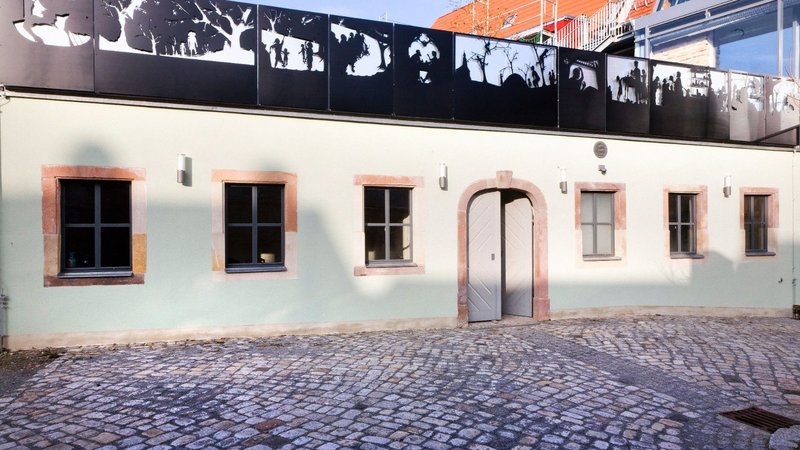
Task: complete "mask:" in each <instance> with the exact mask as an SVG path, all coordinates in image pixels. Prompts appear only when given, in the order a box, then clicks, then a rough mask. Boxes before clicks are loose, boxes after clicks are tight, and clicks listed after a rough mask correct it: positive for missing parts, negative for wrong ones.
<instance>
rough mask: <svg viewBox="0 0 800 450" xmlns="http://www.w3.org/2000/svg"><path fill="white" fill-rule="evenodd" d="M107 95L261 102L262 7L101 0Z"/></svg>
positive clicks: (98, 70)
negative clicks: (258, 16)
mask: <svg viewBox="0 0 800 450" xmlns="http://www.w3.org/2000/svg"><path fill="white" fill-rule="evenodd" d="M95 17H96V21H95V30H96V32H97V55H96V60H95V85H96V89H97V91H98V92H100V93H108V94H121V95H135V96H147V97H158V98H168V99H176V100H194V101H203V102H223V103H235V104H253V105H254V104H255V103H256V57H255V50H256V37H257V30H256V5H252V4H247V3H235V2H228V1H224V0H171V1H161V2H149V1H144V0H95Z"/></svg>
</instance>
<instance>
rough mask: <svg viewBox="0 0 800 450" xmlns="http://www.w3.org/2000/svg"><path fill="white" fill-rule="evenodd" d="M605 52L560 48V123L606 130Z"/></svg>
mask: <svg viewBox="0 0 800 450" xmlns="http://www.w3.org/2000/svg"><path fill="white" fill-rule="evenodd" d="M605 66H606V64H605V54H603V53H595V52H589V51H585V50H575V49H569V48H567V49H565V48H562V49H560V50H559V51H558V75H559V78H560V80H561V82H560V84H559V91H558V92H559V101H558V125H559V126H560V127H562V128H575V129H582V130H597V131H604V130H605V128H606V87H607V86H606V80H605V74H606V67H605Z"/></svg>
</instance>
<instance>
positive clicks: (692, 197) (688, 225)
mask: <svg viewBox="0 0 800 450" xmlns="http://www.w3.org/2000/svg"><path fill="white" fill-rule="evenodd" d="M673 198H675V199H676V200H675V204H676V211H675V220H669V251H670V255H672V256H677V257H681V256H691V257H693V256H697V194H696V193H678V192H670V193H669V195H668V198H667V200H668V204H667V208H668V211H667V212H668V214H669V218H670V219H671V218H672V216H673V214H672V203H673V202H672V199H673ZM683 201H688V202H689V217H688V218H686V217H683V208H682V206H683V203H682V202H683ZM685 229H688V232H689V236H690V237H691V243H690V244H689V247H690V248H688V249H685V248H683V245H682V240H681V236H682V231H683V230H685ZM673 234H677V236H676V237H677V239H673ZM673 242H676V243H677V248H673V245H672V243H673Z"/></svg>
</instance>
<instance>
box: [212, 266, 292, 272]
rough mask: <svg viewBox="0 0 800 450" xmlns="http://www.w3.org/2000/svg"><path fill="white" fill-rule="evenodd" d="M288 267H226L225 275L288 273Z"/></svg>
mask: <svg viewBox="0 0 800 450" xmlns="http://www.w3.org/2000/svg"><path fill="white" fill-rule="evenodd" d="M286 271H287V269H286V266H284V265H280V266H268V267H226V268H225V273H264V272H286Z"/></svg>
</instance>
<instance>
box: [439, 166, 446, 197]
mask: <svg viewBox="0 0 800 450" xmlns="http://www.w3.org/2000/svg"><path fill="white" fill-rule="evenodd" d="M439 189H441V190H443V191H446V190H447V164H445V163H441V164H439Z"/></svg>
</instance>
